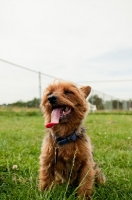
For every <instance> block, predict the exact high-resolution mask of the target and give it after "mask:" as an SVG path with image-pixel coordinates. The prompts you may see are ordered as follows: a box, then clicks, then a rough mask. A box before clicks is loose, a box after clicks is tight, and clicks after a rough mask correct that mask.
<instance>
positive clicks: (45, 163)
mask: <svg viewBox="0 0 132 200" xmlns="http://www.w3.org/2000/svg"><path fill="white" fill-rule="evenodd" d="M52 157H53V156H51V155H50V154H49V152H47V151H42V153H41V155H40V170H39V180H40V189H41V190H44V189H48V188H49V187H50V186H52V184H53V182H54V163H53V160H52Z"/></svg>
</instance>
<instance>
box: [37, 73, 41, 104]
mask: <svg viewBox="0 0 132 200" xmlns="http://www.w3.org/2000/svg"><path fill="white" fill-rule="evenodd" d="M38 75H39V102H40V103H41V72H38Z"/></svg>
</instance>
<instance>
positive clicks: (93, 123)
mask: <svg viewBox="0 0 132 200" xmlns="http://www.w3.org/2000/svg"><path fill="white" fill-rule="evenodd" d="M85 126H86V127H87V133H88V135H89V136H90V138H91V140H92V143H93V145H94V151H95V152H94V157H95V160H96V161H97V162H98V164H99V165H100V167H101V168H102V171H103V172H104V174H105V176H106V178H107V182H106V184H105V185H104V186H101V187H98V188H95V190H94V193H93V197H92V200H131V199H132V115H131V114H129V113H127V114H125V113H122V114H121V113H110V114H108V113H107V114H106V113H104V114H103V113H97V114H89V115H88V117H87V119H86V120H85ZM43 135H44V125H43V117H42V116H41V114H40V113H39V111H36V110H31V111H30V110H29V111H25V110H15V111H13V110H12V109H9V110H0V199H1V200H42V199H44V200H48V199H50V200H75V199H76V197H75V195H74V193H75V191H74V190H73V189H72V188H68V191H67V192H66V185H62V186H58V187H56V188H54V190H52V191H48V192H46V193H45V192H44V193H41V192H40V191H39V190H38V169H39V158H38V157H39V155H40V148H41V143H42V139H43Z"/></svg>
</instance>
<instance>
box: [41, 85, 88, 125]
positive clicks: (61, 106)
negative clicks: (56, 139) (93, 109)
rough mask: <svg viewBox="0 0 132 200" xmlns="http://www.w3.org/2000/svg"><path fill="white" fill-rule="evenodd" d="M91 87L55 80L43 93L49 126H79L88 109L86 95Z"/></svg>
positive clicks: (43, 107)
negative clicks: (79, 86)
mask: <svg viewBox="0 0 132 200" xmlns="http://www.w3.org/2000/svg"><path fill="white" fill-rule="evenodd" d="M90 91H91V88H90V87H89V86H85V87H81V88H78V87H77V86H76V85H75V84H73V83H71V82H62V81H55V82H54V83H53V84H51V85H49V86H48V87H47V88H46V89H45V91H44V95H43V99H42V102H41V107H42V110H43V112H44V116H45V124H46V127H47V128H54V127H56V128H57V127H58V126H59V127H60V126H63V128H64V126H66V127H68V126H70V127H71V126H72V125H73V126H74V127H75V126H79V125H80V123H81V121H82V120H83V119H84V117H85V114H86V111H87V105H88V104H87V102H86V97H87V96H88V95H89V93H90Z"/></svg>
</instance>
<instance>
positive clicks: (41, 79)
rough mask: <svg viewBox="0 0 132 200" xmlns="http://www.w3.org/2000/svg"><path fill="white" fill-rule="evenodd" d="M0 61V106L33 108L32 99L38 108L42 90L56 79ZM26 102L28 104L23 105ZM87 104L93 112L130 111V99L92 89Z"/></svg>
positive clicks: (131, 101) (131, 104)
mask: <svg viewBox="0 0 132 200" xmlns="http://www.w3.org/2000/svg"><path fill="white" fill-rule="evenodd" d="M0 61H1V62H0V105H1V106H7V105H10V104H12V103H14V102H19V105H26V106H33V105H34V104H32V103H31V102H33V101H32V100H33V99H34V102H36V104H35V105H36V106H39V104H40V101H41V97H42V94H43V90H44V89H45V87H47V85H48V84H50V83H51V82H53V80H54V79H56V77H53V76H50V75H47V74H44V73H42V72H38V71H35V70H31V69H28V68H25V67H22V66H19V65H16V64H13V63H10V62H8V61H5V60H2V59H0ZM13 66H14V67H13ZM27 101H28V102H29V103H28V104H23V102H27ZM88 102H89V103H90V105H91V107H90V108H91V111H93V112H94V111H96V110H105V111H107V110H108V111H111V110H132V100H131V99H130V100H121V99H117V98H114V97H113V96H110V95H107V94H105V93H102V92H99V91H96V90H93V89H92V91H91V94H90V96H89V98H88ZM15 105H16V104H15ZM93 105H94V106H93Z"/></svg>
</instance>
